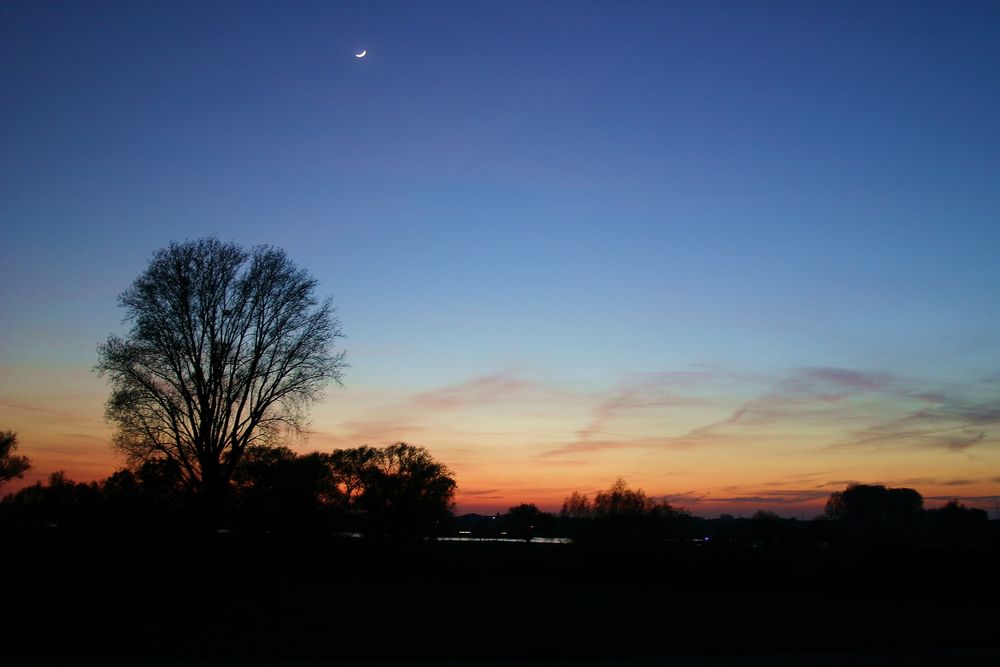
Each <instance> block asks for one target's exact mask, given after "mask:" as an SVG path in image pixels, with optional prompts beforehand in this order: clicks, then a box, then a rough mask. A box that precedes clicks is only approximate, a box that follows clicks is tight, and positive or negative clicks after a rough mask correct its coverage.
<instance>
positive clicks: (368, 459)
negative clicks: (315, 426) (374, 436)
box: [0, 442, 456, 538]
mask: <svg viewBox="0 0 1000 667" xmlns="http://www.w3.org/2000/svg"><path fill="white" fill-rule="evenodd" d="M455 488H456V483H455V480H454V476H453V474H452V472H451V471H450V470H449V469H448V468H447V467H445V466H444V465H442V464H441V463H438V462H437V461H435V460H434V459H433V458H432V457H431V455H430V454H429V452H428V451H427V450H426V449H424V448H422V447H416V446H413V445H408V444H406V443H402V442H400V443H396V444H394V445H390V446H387V447H381V448H379V447H369V446H362V447H355V448H351V449H340V450H335V451H333V452H331V453H321V452H313V453H310V454H301V455H300V454H296V453H295V452H293V451H292V450H291V449H288V448H287V447H263V446H258V447H250V448H248V450H247V451H246V453H245V455H244V456H243V458H242V459H241V461H240V464H239V466H238V467H237V469H236V471H235V473H234V475H233V481H232V483H231V485H230V488H229V490H228V491H229V493H228V494H227V495H226V497H225V503H224V505H223V507H222V511H221V513H219V512H217V511H216V509H217V508H215V507H213V508H211V512H208V511H206V508H205V507H204V505H203V504H202V502H201V497H200V495H199V494H198V493H197V492H196V491H195V490H193V489H191V488H189V487H188V486H187V485H186V484H185V483H184V478H183V476H182V475H181V474H180V471H179V470H178V469H177V466H176V465H175V464H173V463H172V462H171V461H169V460H154V461H146V462H144V463H142V464H140V465H138V466H136V467H135V468H134V469H127V468H125V469H121V470H118V471H116V472H115V473H113V474H112V475H110V476H109V477H107V478H105V479H103V480H100V481H94V482H87V483H83V482H73V481H72V480H70V479H68V478H67V477H66V475H65V473H63V472H57V473H53V474H52V475H50V477H49V479H48V483H47V484H43V483H41V482H36V483H35V484H33V485H31V486H27V487H25V488H22V489H21V490H19V491H17V492H16V493H12V494H8V495H7V496H6V497H5V498H4V499H3V502H2V503H0V510H2V515H0V516H2V518H3V520H4V521H5V522H6V523H7V524H8V525H15V526H22V527H26V526H48V527H62V528H84V529H96V528H109V529H115V530H126V531H132V532H144V531H162V530H200V531H204V530H205V529H206V528H207V529H209V530H213V531H215V530H223V531H243V532H281V533H316V532H324V533H329V532H335V533H345V534H349V535H352V536H355V535H364V536H369V537H397V538H399V537H402V538H406V537H410V538H413V537H425V536H431V535H437V534H442V533H443V532H444V531H446V530H448V528H449V526H448V520H449V518H450V517H451V510H452V507H453V504H454V494H455ZM207 522H210V523H207Z"/></svg>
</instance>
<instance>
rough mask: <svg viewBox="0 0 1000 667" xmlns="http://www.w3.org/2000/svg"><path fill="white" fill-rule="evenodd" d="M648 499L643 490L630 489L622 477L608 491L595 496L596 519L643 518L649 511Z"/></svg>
mask: <svg viewBox="0 0 1000 667" xmlns="http://www.w3.org/2000/svg"><path fill="white" fill-rule="evenodd" d="M647 502H648V499H647V498H646V494H645V493H644V492H643V490H642V489H635V490H633V489H630V488H628V484H626V483H625V480H623V479H622V478H621V477H619V478H618V479H616V480H615V481H614V483H612V484H611V488H610V489H608V490H607V491H598V492H597V494H596V495H595V496H594V505H593V508H594V517H595V518H597V519H602V518H607V517H621V516H641V515H642V514H643V513H645V511H646V509H647Z"/></svg>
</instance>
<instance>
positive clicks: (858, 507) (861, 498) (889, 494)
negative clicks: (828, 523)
mask: <svg viewBox="0 0 1000 667" xmlns="http://www.w3.org/2000/svg"><path fill="white" fill-rule="evenodd" d="M923 504H924V500H923V497H922V496H921V495H920V494H919V493H917V492H916V491H915V490H913V489H908V488H886V487H885V486H883V485H881V484H849V485H848V486H847V488H846V489H844V490H843V491H836V492H834V493H832V494H830V498H829V500H828V501H827V503H826V512H825V515H826V518H828V519H833V520H834V521H837V522H839V523H841V524H842V525H843V526H845V527H846V528H847V529H848V530H850V531H851V533H852V534H853V535H854V536H856V537H857V536H863V537H865V538H866V539H877V540H885V539H898V538H901V537H912V536H913V535H912V534H913V532H914V531H915V530H916V528H917V524H918V522H919V520H920V517H921V514H922V512H923Z"/></svg>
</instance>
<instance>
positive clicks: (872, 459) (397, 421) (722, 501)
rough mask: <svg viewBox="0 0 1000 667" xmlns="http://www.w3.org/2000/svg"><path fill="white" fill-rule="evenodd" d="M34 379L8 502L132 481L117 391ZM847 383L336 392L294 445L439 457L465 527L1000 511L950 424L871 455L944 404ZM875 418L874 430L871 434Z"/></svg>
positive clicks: (983, 462)
mask: <svg viewBox="0 0 1000 667" xmlns="http://www.w3.org/2000/svg"><path fill="white" fill-rule="evenodd" d="M6 370H7V372H8V375H10V374H11V371H12V370H16V369H11V368H7V369H6ZM22 372H23V373H24V377H23V378H22V381H23V385H22V386H23V387H25V391H24V392H23V394H22V396H21V397H20V398H17V397H14V396H11V395H9V394H7V395H2V396H0V424H3V427H4V429H9V430H13V431H15V432H16V433H17V434H18V441H19V453H21V454H24V455H26V456H28V457H29V458H31V459H32V461H33V463H34V467H33V468H32V469H31V470H30V471H29V472H28V473H26V474H25V476H24V478H23V479H21V480H13V481H11V482H9V483H8V484H7V485H6V486H5V487H4V488H3V491H2V492H3V493H4V494H6V493H9V492H12V491H15V490H17V489H18V488H21V487H23V486H26V485H29V484H33V483H35V482H36V481H43V482H44V480H45V479H46V478H47V477H48V476H49V475H50V474H51V473H53V472H56V471H58V470H63V471H65V472H66V473H67V475H68V476H69V477H70V478H71V479H74V480H76V481H92V480H97V479H101V478H103V477H106V476H107V475H109V474H110V473H111V472H113V471H114V470H115V469H117V468H118V467H120V466H121V464H122V461H121V459H120V458H119V457H118V455H117V454H116V453H115V452H114V451H113V450H112V449H111V447H110V446H109V442H110V440H111V434H112V430H111V427H110V426H109V425H108V424H106V423H105V422H104V421H103V419H102V418H101V415H102V411H103V401H104V399H105V395H106V388H105V387H104V385H103V383H102V382H101V380H100V379H99V378H96V377H94V376H93V375H92V374H90V373H85V372H81V371H79V370H70V371H64V372H59V371H57V370H53V371H52V372H51V373H49V374H34V373H32V374H30V377H29V373H28V371H22ZM845 373H846V372H841V371H835V370H833V369H819V370H809V371H805V372H800V373H798V374H797V375H796V376H795V377H794V378H793V381H791V382H792V385H794V389H793V390H792V391H790V392H786V391H785V389H781V387H782V386H783V385H782V383H785V384H786V385H787V384H788V382H789V381H785V380H783V381H781V382H778V383H777V385H776V386H778V389H774V387H773V386H772V387H771V388H770V389H767V388H765V389H764V391H763V392H762V393H757V394H756V395H754V393H753V392H752V391H751V392H749V394H750V398H747V397H746V396H738V395H733V396H727V395H726V392H725V391H719V387H718V386H716V385H719V384H721V385H723V387H722V389H724V390H725V389H727V387H728V386H729V385H728V382H729V381H728V380H726V381H721V382H720V381H719V379H718V378H712V377H708V376H707V374H706V375H705V376H700V375H695V374H661V375H649V374H644V375H639V376H635V377H632V378H626V379H625V380H623V381H622V383H621V385H620V386H618V387H616V388H612V389H610V390H605V391H600V390H593V391H577V390H570V389H567V388H565V387H563V386H561V385H559V384H558V383H554V382H542V381H538V380H532V379H531V378H530V377H528V376H527V375H524V374H518V373H497V374H493V375H488V376H478V377H474V378H471V379H470V380H468V381H467V382H464V383H460V384H457V385H448V386H444V387H440V388H436V389H429V390H423V391H415V392H404V391H396V392H388V391H384V390H379V389H378V388H374V387H369V388H364V387H362V388H359V389H354V390H331V391H330V392H329V394H328V395H327V397H326V399H325V400H324V401H322V402H320V403H319V404H317V405H316V406H314V409H313V416H314V419H313V424H312V427H311V432H310V433H309V434H308V435H307V436H306V437H305V438H303V439H301V440H299V439H296V440H290V441H289V442H288V445H289V446H290V447H292V449H294V450H296V451H298V452H302V453H304V452H308V451H331V450H333V449H336V448H345V447H354V446H358V445H362V444H370V445H376V446H382V445H387V444H391V443H392V442H396V441H405V442H408V443H410V444H414V445H420V446H424V447H427V448H428V450H429V451H430V452H431V454H432V455H433V456H434V457H435V458H436V459H437V460H439V461H441V462H442V463H444V464H445V465H447V466H448V467H449V468H450V469H451V470H452V471H453V472H454V473H455V476H456V479H457V481H458V491H457V494H456V511H457V512H458V513H467V512H477V513H481V514H493V513H496V512H504V511H506V510H507V509H508V508H509V507H511V506H514V505H517V504H520V503H534V504H536V505H538V506H539V507H540V508H542V509H543V510H546V511H550V512H557V511H558V510H559V509H560V507H561V505H562V502H563V500H564V499H565V498H566V497H567V496H568V495H569V494H570V493H572V492H573V491H578V492H581V493H585V494H590V495H592V494H593V493H594V492H595V491H597V490H599V489H603V488H607V487H608V486H609V485H610V484H611V483H612V482H613V481H614V480H615V479H617V478H619V477H620V478H622V479H624V480H625V481H626V482H627V483H628V484H629V486H631V487H632V488H637V489H642V490H644V491H645V493H646V494H647V495H648V496H651V497H656V498H665V499H666V500H668V502H670V503H671V504H672V505H674V506H675V507H678V508H684V509H687V510H688V511H691V512H692V513H694V514H697V515H701V516H709V517H711V516H717V515H719V514H723V513H724V514H732V515H735V516H749V515H752V514H753V513H754V512H756V511H758V510H762V509H763V510H769V511H774V512H777V513H778V514H779V515H782V516H789V517H796V518H810V517H812V516H815V515H816V514H819V513H821V512H822V510H823V506H824V504H825V502H826V499H827V498H828V497H829V494H830V493H832V492H833V491H838V490H841V489H843V488H844V487H845V486H846V485H847V484H848V483H849V482H861V483H881V484H886V485H888V486H907V487H911V488H915V489H916V490H917V491H919V492H920V493H921V494H922V495H923V496H924V498H925V504H926V506H928V507H934V506H936V505H940V504H943V503H944V502H946V501H947V500H948V499H951V498H958V499H959V500H961V501H963V502H965V503H966V504H968V505H971V506H975V507H980V508H982V509H986V510H988V511H990V512H991V513H993V512H994V511H995V508H996V504H997V497H998V496H1000V478H998V477H996V476H993V477H991V476H989V475H984V474H983V470H990V469H992V470H997V469H1000V467H998V466H997V463H1000V461H998V460H997V456H996V455H995V454H993V452H992V451H991V450H988V449H982V448H976V447H974V446H973V445H974V444H976V443H972V444H969V445H966V446H964V447H963V446H961V445H962V444H963V442H965V441H961V440H954V441H941V442H938V441H936V440H935V441H933V442H925V441H922V440H921V439H920V438H921V437H937V435H936V434H937V433H938V431H940V430H941V428H940V424H939V423H937V422H936V423H935V427H934V429H933V430H929V432H928V433H927V434H921V433H915V432H914V431H913V429H912V428H911V426H912V424H911V425H910V426H907V429H908V430H907V431H906V432H905V433H903V435H902V436H900V437H901V438H902V440H900V442H891V443H890V444H891V446H888V445H879V446H878V447H875V448H871V447H869V448H867V449H865V446H866V444H865V441H866V440H870V439H873V438H882V439H890V438H891V437H895V436H893V434H890V433H888V432H887V430H886V427H885V426H884V424H891V423H894V421H898V420H900V419H902V420H909V422H908V423H910V422H913V421H914V418H913V415H914V414H918V415H919V414H922V413H923V412H926V411H927V410H929V409H931V408H929V407H928V406H929V405H931V400H932V398H933V397H918V398H913V397H912V396H909V395H908V393H907V391H904V390H900V389H899V388H895V389H891V390H890V389H884V390H882V391H878V390H877V389H878V387H876V385H875V384H872V385H871V386H868V384H866V383H869V382H871V383H883V384H887V381H884V380H883V379H879V378H877V377H875V378H874V379H872V377H869V376H863V375H861V374H857V375H850V374H845ZM32 383H34V384H32ZM772 384H773V383H772ZM879 386H882V385H879ZM782 392H785V393H782ZM838 392H839V393H838ZM785 394H787V395H785ZM896 394H901V395H903V396H902V398H900V397H899V396H896ZM914 401H915V403H914ZM973 404H975V402H974V401H973ZM915 410H916V412H915ZM347 415H350V417H347ZM873 415H874V416H873ZM848 418H850V420H851V424H852V430H851V431H849V432H847V434H850V433H854V434H855V436H857V435H858V434H859V433H860V435H861V437H856V439H857V440H859V441H860V442H849V441H846V440H845V431H844V429H840V430H837V429H835V428H834V427H835V426H836V425H837V424H838V423H840V422H841V421H843V420H845V419H848ZM871 419H875V424H874V425H870V426H867V427H865V428H862V427H861V426H860V424H862V423H863V422H865V420H871ZM855 422H857V423H855ZM958 435H959V436H960V435H961V429H959V431H958ZM903 436H905V437H903ZM980 440H982V438H980Z"/></svg>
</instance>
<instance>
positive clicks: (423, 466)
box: [335, 442, 456, 537]
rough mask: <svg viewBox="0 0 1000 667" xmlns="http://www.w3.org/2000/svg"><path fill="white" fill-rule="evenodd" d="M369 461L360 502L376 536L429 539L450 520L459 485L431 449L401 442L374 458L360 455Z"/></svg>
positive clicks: (364, 468) (379, 450)
mask: <svg viewBox="0 0 1000 667" xmlns="http://www.w3.org/2000/svg"><path fill="white" fill-rule="evenodd" d="M368 456H370V457H371V458H370V459H369V460H368V462H367V463H366V464H365V465H364V467H363V469H362V474H361V479H362V485H363V489H362V491H361V493H360V494H359V495H358V497H357V500H356V501H355V502H356V504H357V506H359V507H360V508H361V509H363V510H364V511H365V512H366V513H367V515H368V520H369V524H370V526H371V529H372V530H373V531H374V532H375V533H376V534H385V535H393V536H411V537H412V536H422V535H428V534H430V533H432V532H434V531H435V530H436V529H437V528H438V526H439V525H440V524H441V522H443V521H444V520H445V519H447V518H448V516H449V515H450V512H451V508H452V506H453V503H454V496H455V488H456V484H455V479H454V476H453V473H452V472H451V471H450V470H449V469H448V468H447V467H445V466H444V465H442V464H440V463H438V462H436V461H435V460H434V459H433V458H432V457H431V455H430V453H429V452H428V451H427V450H426V449H424V448H423V447H415V446H413V445H408V444H406V443H405V442H397V443H396V444H394V445H390V446H388V447H384V448H382V449H376V450H374V454H372V453H370V452H366V453H364V454H363V455H361V454H359V457H360V458H365V457H368ZM347 458H348V459H350V458H351V457H347ZM341 460H343V459H341ZM335 474H336V473H335Z"/></svg>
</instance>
